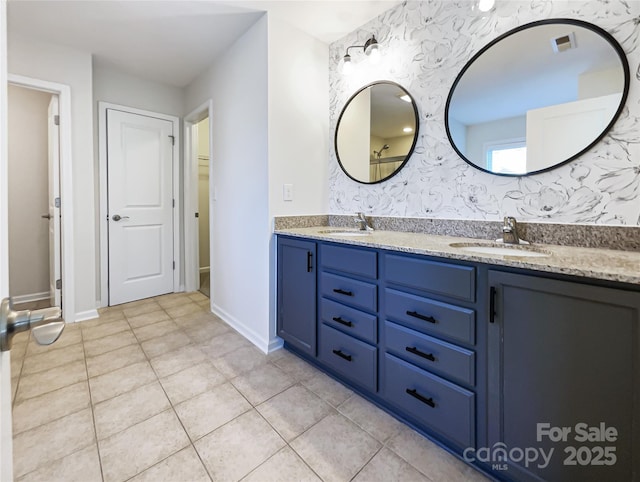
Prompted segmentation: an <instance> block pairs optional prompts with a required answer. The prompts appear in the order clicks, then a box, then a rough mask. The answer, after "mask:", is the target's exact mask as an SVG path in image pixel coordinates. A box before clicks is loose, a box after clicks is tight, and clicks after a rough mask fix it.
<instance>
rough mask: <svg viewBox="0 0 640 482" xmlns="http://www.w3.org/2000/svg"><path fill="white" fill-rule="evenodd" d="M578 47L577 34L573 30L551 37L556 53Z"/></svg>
mask: <svg viewBox="0 0 640 482" xmlns="http://www.w3.org/2000/svg"><path fill="white" fill-rule="evenodd" d="M576 47H577V45H576V36H575V34H574V33H573V32H571V33H568V34H567V35H561V36H560V37H556V38H552V39H551V48H552V49H553V51H554V52H555V53H560V52H564V51H565V50H571V49H575V48H576Z"/></svg>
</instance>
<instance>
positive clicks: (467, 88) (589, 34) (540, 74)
mask: <svg viewBox="0 0 640 482" xmlns="http://www.w3.org/2000/svg"><path fill="white" fill-rule="evenodd" d="M628 90H629V64H628V63H627V59H626V57H625V54H624V51H623V50H622V47H621V46H620V44H618V42H617V41H616V40H615V39H614V38H613V37H612V36H611V35H610V34H608V33H607V32H605V31H604V30H602V29H601V28H599V27H596V26H595V25H592V24H590V23H587V22H583V21H580V20H571V19H551V20H543V21H539V22H533V23H530V24H527V25H523V26H521V27H518V28H516V29H514V30H511V31H509V32H507V33H506V34H504V35H502V36H500V37H498V38H497V39H495V40H494V41H493V42H491V43H490V44H488V45H487V46H486V47H484V48H483V49H482V50H481V51H480V52H478V53H477V54H476V55H474V56H473V58H472V59H471V60H470V61H469V62H468V63H467V65H465V67H464V68H463V69H462V72H460V74H459V75H458V77H457V78H456V80H455V82H454V83H453V87H451V91H450V92H449V97H448V99H447V104H446V112H445V123H446V129H447V136H448V137H449V141H450V142H451V145H452V146H453V148H454V149H455V150H456V152H457V153H458V154H459V155H460V156H461V157H462V158H463V159H464V160H465V161H467V162H468V163H469V164H471V165H472V166H474V167H477V168H478V169H481V170H483V171H486V172H491V173H494V174H500V175H505V176H522V175H526V174H534V173H538V172H542V171H546V170H548V169H551V168H553V167H555V166H557V165H559V164H563V163H565V162H568V161H570V160H572V159H575V158H576V157H578V156H580V155H581V154H582V153H584V152H585V151H587V150H588V149H590V148H591V147H592V146H594V145H595V144H596V143H597V142H598V141H599V140H600V139H602V137H604V135H605V134H606V133H607V131H608V130H609V128H610V127H611V126H612V125H613V123H614V122H615V120H616V119H617V118H618V115H619V114H620V112H621V111H622V108H623V107H624V103H625V100H626V98H627V93H628Z"/></svg>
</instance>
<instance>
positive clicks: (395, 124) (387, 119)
mask: <svg viewBox="0 0 640 482" xmlns="http://www.w3.org/2000/svg"><path fill="white" fill-rule="evenodd" d="M417 139H418V109H417V107H416V103H415V101H414V100H413V97H411V95H410V94H409V92H407V91H406V90H405V89H403V88H402V87H401V86H400V85H398V84H396V83H394V82H375V83H373V84H370V85H367V86H365V87H363V88H362V89H360V90H359V91H358V92H356V93H355V94H354V95H353V96H352V97H351V98H350V99H349V100H348V101H347V104H346V105H345V106H344V109H342V113H341V114H340V118H339V119H338V126H337V127H336V137H335V149H336V156H337V157H338V163H339V164H340V167H341V168H342V170H343V171H344V172H345V173H346V175H347V176H349V177H350V178H351V179H353V180H354V181H358V182H362V183H365V184H375V183H377V182H382V181H386V180H387V179H389V178H390V177H392V176H393V175H395V174H397V173H398V171H400V169H402V167H403V166H404V165H405V164H406V162H407V160H408V159H409V156H411V153H412V152H413V148H414V147H415V145H416V140H417Z"/></svg>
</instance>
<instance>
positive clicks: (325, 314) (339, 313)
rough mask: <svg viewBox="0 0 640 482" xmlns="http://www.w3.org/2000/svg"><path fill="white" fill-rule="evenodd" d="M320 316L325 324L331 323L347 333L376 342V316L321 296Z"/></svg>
mask: <svg viewBox="0 0 640 482" xmlns="http://www.w3.org/2000/svg"><path fill="white" fill-rule="evenodd" d="M320 318H321V319H322V321H323V322H324V323H326V324H327V325H331V326H332V327H334V328H337V329H338V330H341V331H344V332H345V333H347V334H349V335H352V336H356V337H358V338H362V339H363V340H365V341H368V342H369V343H376V341H377V338H378V337H377V326H378V317H377V316H374V315H370V314H368V313H364V312H363V311H360V310H356V309H355V308H349V307H348V306H344V305H341V304H340V303H336V302H335V301H331V300H328V299H326V298H322V301H321V302H320Z"/></svg>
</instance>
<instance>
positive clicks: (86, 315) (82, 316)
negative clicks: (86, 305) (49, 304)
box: [74, 310, 99, 321]
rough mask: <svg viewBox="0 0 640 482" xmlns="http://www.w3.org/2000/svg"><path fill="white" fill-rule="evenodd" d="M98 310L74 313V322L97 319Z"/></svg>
mask: <svg viewBox="0 0 640 482" xmlns="http://www.w3.org/2000/svg"><path fill="white" fill-rule="evenodd" d="M98 316H99V315H98V310H87V311H81V312H80V313H76V319H75V320H74V321H86V320H93V319H94V318H98Z"/></svg>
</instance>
